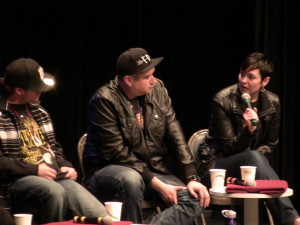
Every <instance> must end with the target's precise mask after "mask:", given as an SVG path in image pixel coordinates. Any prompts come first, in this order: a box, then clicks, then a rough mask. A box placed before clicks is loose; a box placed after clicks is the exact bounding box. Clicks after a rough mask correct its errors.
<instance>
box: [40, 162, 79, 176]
mask: <svg viewBox="0 0 300 225" xmlns="http://www.w3.org/2000/svg"><path fill="white" fill-rule="evenodd" d="M60 171H61V172H66V175H65V177H64V178H65V179H71V180H76V179H77V172H76V170H75V169H74V168H72V167H67V166H62V167H60ZM56 175H57V172H56V170H54V169H52V168H51V167H49V166H47V165H45V164H40V165H39V167H38V176H40V177H43V178H46V179H48V180H55V178H56Z"/></svg>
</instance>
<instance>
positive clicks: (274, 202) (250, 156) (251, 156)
mask: <svg viewBox="0 0 300 225" xmlns="http://www.w3.org/2000/svg"><path fill="white" fill-rule="evenodd" d="M240 166H256V167H257V168H256V176H255V179H256V180H279V177H278V175H277V174H276V172H275V171H274V170H273V168H272V167H271V166H270V164H269V161H268V159H267V158H266V157H265V156H263V155H262V154H261V153H259V152H257V151H254V150H250V151H243V152H241V153H238V154H235V155H232V156H227V157H224V158H221V159H218V160H217V161H216V164H215V166H214V167H215V168H220V169H221V168H222V169H226V177H236V178H239V177H241V172H240ZM264 201H265V202H266V203H267V205H268V208H269V209H270V211H271V214H272V217H273V219H274V222H275V224H286V223H289V222H291V221H293V220H294V219H295V218H296V217H298V216H299V215H298V212H297V211H296V209H295V208H294V207H293V205H292V203H291V201H290V199H289V198H288V197H285V198H270V199H264Z"/></svg>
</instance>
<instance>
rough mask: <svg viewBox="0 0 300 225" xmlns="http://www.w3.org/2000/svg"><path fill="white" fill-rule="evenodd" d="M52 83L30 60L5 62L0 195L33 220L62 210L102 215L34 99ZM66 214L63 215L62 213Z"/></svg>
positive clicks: (57, 216)
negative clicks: (66, 157) (31, 216)
mask: <svg viewBox="0 0 300 225" xmlns="http://www.w3.org/2000/svg"><path fill="white" fill-rule="evenodd" d="M53 86H54V77H53V76H51V75H49V74H46V73H44V71H43V68H42V67H41V66H40V65H39V64H38V63H37V62H36V61H34V60H33V59H30V58H20V59H17V60H15V61H13V62H12V63H10V64H9V65H8V66H7V68H6V70H5V73H4V77H3V78H1V80H0V90H1V93H0V94H1V98H0V171H1V173H0V174H1V176H0V197H1V199H5V198H6V199H8V198H9V194H8V192H7V189H8V188H10V195H11V203H12V209H13V212H22V213H25V212H26V213H32V214H33V219H34V222H35V223H48V222H54V221H63V220H65V219H66V215H67V213H70V212H71V214H73V215H78V216H81V215H82V216H91V217H96V216H97V217H98V216H104V215H106V212H105V208H104V206H103V205H102V204H101V203H100V202H99V201H98V200H97V199H96V198H95V197H93V196H92V195H91V194H90V193H89V192H88V191H87V190H86V189H84V188H83V187H82V186H81V185H79V184H78V183H76V182H75V180H76V178H77V173H76V171H75V169H74V168H72V165H71V163H70V162H68V161H67V160H65V157H64V155H63V150H62V148H61V147H60V145H59V144H58V143H57V142H56V140H55V136H54V130H53V125H52V122H51V119H50V117H49V115H48V113H47V111H46V110H45V109H44V108H42V107H41V106H40V105H39V104H38V102H39V98H40V95H41V92H45V91H48V90H50V89H52V88H53ZM68 215H69V214H68Z"/></svg>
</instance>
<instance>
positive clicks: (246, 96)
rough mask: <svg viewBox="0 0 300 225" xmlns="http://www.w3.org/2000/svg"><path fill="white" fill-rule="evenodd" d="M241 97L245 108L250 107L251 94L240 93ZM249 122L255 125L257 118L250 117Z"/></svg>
mask: <svg viewBox="0 0 300 225" xmlns="http://www.w3.org/2000/svg"><path fill="white" fill-rule="evenodd" d="M242 99H243V102H244V104H245V106H246V108H249V109H252V105H251V96H250V95H249V94H248V93H244V94H242ZM251 124H252V126H257V124H258V120H256V119H252V120H251Z"/></svg>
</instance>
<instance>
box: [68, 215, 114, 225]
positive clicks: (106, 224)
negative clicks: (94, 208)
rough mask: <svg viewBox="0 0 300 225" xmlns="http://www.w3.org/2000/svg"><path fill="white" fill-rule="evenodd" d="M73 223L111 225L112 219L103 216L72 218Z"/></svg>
mask: <svg viewBox="0 0 300 225" xmlns="http://www.w3.org/2000/svg"><path fill="white" fill-rule="evenodd" d="M73 222H74V223H85V224H101V225H110V224H112V219H111V217H110V216H105V217H86V216H74V218H73Z"/></svg>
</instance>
